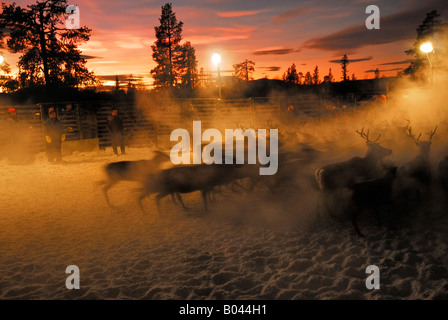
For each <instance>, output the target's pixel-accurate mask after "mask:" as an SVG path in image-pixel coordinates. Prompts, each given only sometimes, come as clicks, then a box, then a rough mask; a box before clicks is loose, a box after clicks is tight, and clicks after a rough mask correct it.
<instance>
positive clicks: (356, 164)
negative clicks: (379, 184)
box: [314, 128, 392, 215]
mask: <svg viewBox="0 0 448 320" xmlns="http://www.w3.org/2000/svg"><path fill="white" fill-rule="evenodd" d="M356 133H358V134H359V135H360V136H361V138H363V139H365V140H366V143H367V153H366V154H365V156H364V157H353V158H351V159H349V160H346V161H343V162H339V163H333V164H329V165H326V166H324V167H322V168H319V169H317V170H316V171H315V172H314V176H315V179H316V182H317V185H318V187H319V189H320V191H321V192H322V193H323V200H324V202H325V204H326V206H327V209H328V210H329V212H330V214H332V215H334V213H333V212H332V210H331V209H330V206H329V202H332V201H334V200H335V196H336V195H338V194H343V195H344V194H345V192H346V191H349V188H350V187H351V186H353V185H354V184H355V183H358V182H362V181H366V180H371V179H375V178H379V177H382V175H383V172H382V171H383V170H382V168H381V166H380V162H381V161H382V160H383V158H385V157H386V156H389V155H391V154H392V150H391V149H388V148H385V147H382V146H381V145H380V144H379V143H378V140H379V138H380V137H381V134H380V135H379V136H378V137H377V138H376V139H375V140H374V141H372V140H370V138H369V131H367V132H364V128H363V129H361V131H358V130H356Z"/></svg>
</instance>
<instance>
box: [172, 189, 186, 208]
mask: <svg viewBox="0 0 448 320" xmlns="http://www.w3.org/2000/svg"><path fill="white" fill-rule="evenodd" d="M175 196H176V199H177V201H178V202H179V203H180V205H181V206H182V208H183V209H184V210H188V207H187V206H186V205H185V203H184V202H183V201H182V197H181V195H180V194H178V193H175Z"/></svg>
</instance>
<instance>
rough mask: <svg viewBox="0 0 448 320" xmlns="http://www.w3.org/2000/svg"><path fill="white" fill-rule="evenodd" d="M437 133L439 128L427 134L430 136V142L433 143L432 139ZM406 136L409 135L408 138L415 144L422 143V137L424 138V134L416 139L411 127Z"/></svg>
mask: <svg viewBox="0 0 448 320" xmlns="http://www.w3.org/2000/svg"><path fill="white" fill-rule="evenodd" d="M436 131H437V126H436V127H435V128H434V130H432V131H429V132H427V133H426V134H427V135H428V136H429V140H428V141H431V140H432V137H433V136H434V135H435V133H436ZM406 134H407V136H408V137H410V138H411V139H412V140H413V141H414V142H420V137H421V136H422V134H421V133H420V134H419V135H418V137H417V138H416V137H415V135H414V134H413V133H412V128H411V127H409V128H408V130H407V132H406Z"/></svg>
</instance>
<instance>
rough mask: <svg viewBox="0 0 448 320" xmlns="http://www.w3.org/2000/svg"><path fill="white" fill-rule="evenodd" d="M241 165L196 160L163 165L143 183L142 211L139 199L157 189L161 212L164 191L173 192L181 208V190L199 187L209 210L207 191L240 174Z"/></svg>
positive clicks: (165, 194) (205, 206) (143, 210)
mask: <svg viewBox="0 0 448 320" xmlns="http://www.w3.org/2000/svg"><path fill="white" fill-rule="evenodd" d="M240 167H241V165H226V164H211V165H207V164H197V165H182V166H175V167H172V168H168V169H163V170H161V171H160V172H158V173H151V174H149V175H147V176H146V178H145V182H144V186H143V188H142V189H141V190H140V191H141V192H140V196H139V197H138V204H139V206H140V209H141V210H142V212H143V213H146V211H145V209H144V207H143V204H142V201H143V199H144V198H146V197H147V196H150V195H151V194H154V193H157V196H156V200H157V209H158V212H159V214H160V200H161V199H163V198H164V197H166V196H167V195H171V196H176V197H177V200H178V201H180V203H181V204H182V206H183V207H184V209H186V206H185V205H184V203H183V202H182V198H181V196H180V194H182V193H191V192H196V191H200V192H201V195H202V199H203V202H204V208H205V212H206V213H207V212H208V206H207V199H208V193H209V192H211V191H212V190H213V189H214V188H215V187H217V186H221V185H226V184H229V183H231V182H233V181H234V180H235V179H239V178H240V173H239V172H238V169H240Z"/></svg>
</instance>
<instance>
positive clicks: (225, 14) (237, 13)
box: [217, 10, 261, 18]
mask: <svg viewBox="0 0 448 320" xmlns="http://www.w3.org/2000/svg"><path fill="white" fill-rule="evenodd" d="M260 12H261V11H259V10H258V11H227V12H218V13H217V15H218V16H219V17H222V18H237V17H244V16H253V15H256V14H258V13H260Z"/></svg>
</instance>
